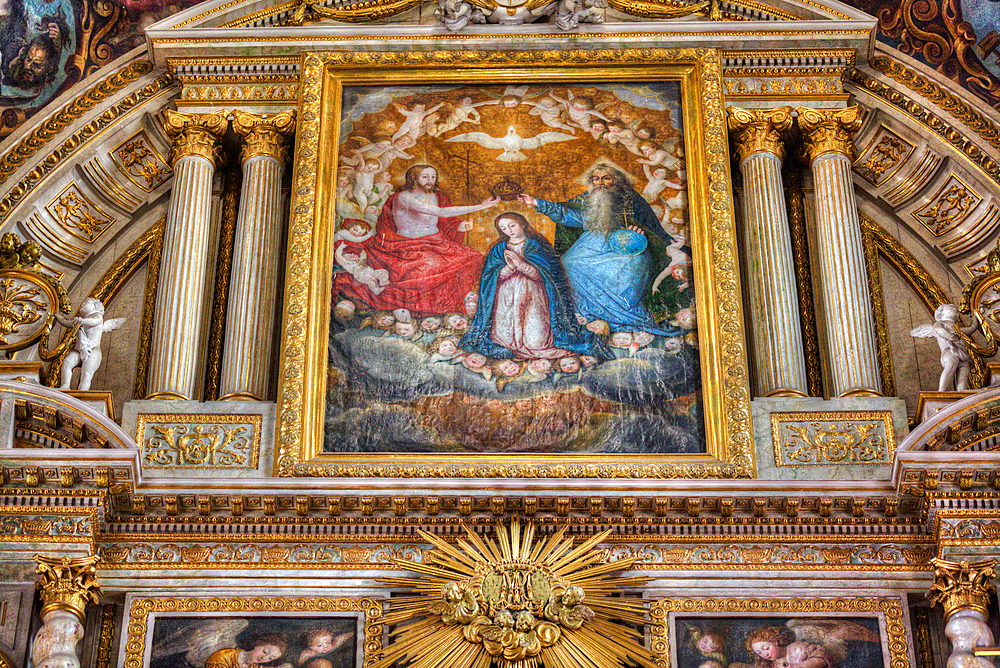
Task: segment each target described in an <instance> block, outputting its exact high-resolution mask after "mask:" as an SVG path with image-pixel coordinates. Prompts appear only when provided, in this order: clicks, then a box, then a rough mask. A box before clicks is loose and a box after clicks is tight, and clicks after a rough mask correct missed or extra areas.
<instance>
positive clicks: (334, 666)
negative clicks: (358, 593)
mask: <svg viewBox="0 0 1000 668" xmlns="http://www.w3.org/2000/svg"><path fill="white" fill-rule="evenodd" d="M357 634H358V618H357V617H354V616H351V617H330V616H323V617H316V616H278V615H260V616H258V615H241V616H211V617H209V616H205V615H201V616H176V617H175V616H159V617H157V618H156V623H155V625H154V627H153V636H152V643H151V647H152V649H151V653H150V656H149V664H148V665H149V667H150V668H247V667H249V666H273V667H274V668H353V667H354V666H355V665H360V661H359V659H358V657H357V653H358V651H357V650H358V644H357Z"/></svg>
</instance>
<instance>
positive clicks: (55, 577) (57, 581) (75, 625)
mask: <svg viewBox="0 0 1000 668" xmlns="http://www.w3.org/2000/svg"><path fill="white" fill-rule="evenodd" d="M97 560H98V557H97V556H91V557H77V558H75V559H73V558H70V557H64V558H62V559H57V558H52V557H45V556H42V555H37V556H36V557H35V561H37V562H38V569H37V570H38V573H40V574H41V576H42V577H41V579H39V581H38V588H39V589H40V590H41V597H42V612H41V617H42V628H40V629H38V633H36V634H35V637H34V639H33V640H32V641H31V662H32V664H34V666H35V668H80V659H79V657H78V656H77V655H76V645H77V643H79V642H80V639H81V638H83V623H84V621H86V609H87V605H88V604H94V603H97V602H98V600H99V599H100V597H101V588H100V586H99V585H98V584H97V580H96V579H95V577H94V574H95V571H96V568H95V564H96V563H97Z"/></svg>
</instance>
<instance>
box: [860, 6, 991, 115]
mask: <svg viewBox="0 0 1000 668" xmlns="http://www.w3.org/2000/svg"><path fill="white" fill-rule="evenodd" d="M850 4H852V5H854V6H855V7H857V8H858V9H861V10H863V11H865V12H868V13H869V14H871V15H872V16H874V17H875V18H877V19H878V34H877V39H878V41H880V42H882V43H883V44H885V45H887V46H889V47H892V48H894V49H898V50H899V51H900V52H901V53H904V54H906V55H908V56H911V57H913V58H915V59H916V60H918V61H920V62H922V63H925V64H926V65H929V66H930V67H932V68H934V69H935V70H937V71H938V72H941V73H942V74H944V75H945V76H947V77H948V78H950V79H952V80H953V81H956V82H958V83H959V84H961V85H962V86H963V87H965V88H966V89H967V90H968V91H969V92H971V93H973V94H974V95H975V96H976V97H978V98H980V99H982V100H984V101H985V102H986V103H987V104H989V105H990V106H992V107H994V108H1000V63H998V61H997V59H998V57H1000V1H998V0H902V2H900V1H899V0H852V1H851V2H850Z"/></svg>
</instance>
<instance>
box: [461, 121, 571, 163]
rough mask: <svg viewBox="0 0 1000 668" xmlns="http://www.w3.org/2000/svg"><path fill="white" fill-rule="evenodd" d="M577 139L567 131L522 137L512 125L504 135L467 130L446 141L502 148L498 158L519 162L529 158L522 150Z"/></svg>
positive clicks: (504, 160)
mask: <svg viewBox="0 0 1000 668" xmlns="http://www.w3.org/2000/svg"><path fill="white" fill-rule="evenodd" d="M570 139H576V137H574V136H573V135H568V134H566V133H565V132H542V133H540V134H537V135H535V136H534V137H527V138H525V137H521V136H520V135H518V134H517V129H516V128H515V127H514V126H513V125H511V126H509V127H508V128H507V134H506V135H504V136H503V137H491V136H489V135H488V134H486V133H485V132H466V133H463V134H460V135H455V136H454V137H449V138H448V139H445V141H463V142H466V141H467V142H472V143H473V144H479V145H480V146H482V147H483V148H494V149H496V148H500V149H503V153H501V154H500V155H499V156H497V160H500V161H502V162H518V161H520V160H527V159H528V156H526V155H525V154H523V153H521V150H522V149H524V150H529V149H534V148H539V147H541V146H544V145H545V144H551V143H553V142H557V141H569V140H570Z"/></svg>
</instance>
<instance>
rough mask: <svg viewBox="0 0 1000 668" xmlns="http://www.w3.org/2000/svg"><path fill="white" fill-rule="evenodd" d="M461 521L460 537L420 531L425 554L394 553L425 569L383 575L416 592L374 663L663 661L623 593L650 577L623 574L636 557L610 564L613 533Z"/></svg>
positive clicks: (636, 605) (440, 667) (600, 666)
mask: <svg viewBox="0 0 1000 668" xmlns="http://www.w3.org/2000/svg"><path fill="white" fill-rule="evenodd" d="M463 528H464V529H465V536H464V538H463V539H459V540H458V541H456V542H455V543H454V544H452V543H449V542H447V541H445V540H444V539H442V538H440V537H438V536H436V535H434V534H431V533H428V532H426V531H423V530H421V531H419V533H420V535H421V536H422V537H424V539H425V540H426V541H427V542H428V543H429V544H430V545H432V547H433V548H434V549H432V550H430V551H429V552H427V553H426V554H425V558H424V561H423V562H422V563H413V562H409V561H403V560H399V559H394V560H393V563H394V565H396V566H397V567H399V568H400V569H401V570H407V571H412V572H415V573H417V574H419V575H421V576H423V577H387V578H380V580H381V582H383V583H385V584H388V585H390V586H393V587H396V588H403V589H409V590H410V591H411V593H410V594H409V595H404V596H400V597H398V598H394V599H392V600H391V602H390V609H389V611H388V613H387V615H386V616H385V618H384V619H385V622H386V624H388V625H390V626H394V628H393V629H392V630H391V631H390V633H389V637H390V638H391V642H390V643H389V644H388V646H387V647H386V648H385V649H384V650H383V652H382V654H381V657H380V659H379V660H378V661H377V662H376V663H375V664H374V665H373V666H372V667H371V668H389V667H390V666H396V665H400V666H408V667H409V668H546V667H550V668H554V667H556V666H558V668H613V667H616V666H617V667H619V668H635V667H639V668H655V665H654V664H653V663H652V656H651V655H650V653H649V650H647V649H646V648H645V647H643V645H642V644H641V641H642V640H643V637H644V635H643V631H642V630H641V627H642V626H643V625H644V624H645V623H646V622H647V621H648V617H647V612H646V609H645V605H644V603H643V602H641V601H636V600H627V599H624V600H623V599H621V598H619V597H618V596H617V595H618V594H620V593H621V592H622V591H625V590H628V589H634V588H637V587H638V586H640V585H641V584H642V583H644V582H646V581H647V578H632V577H626V578H620V577H615V574H617V573H620V572H621V571H625V570H628V569H629V568H631V567H632V564H633V563H634V560H627V559H626V560H621V561H618V562H615V563H602V558H603V557H602V553H601V551H600V549H599V547H600V544H601V542H602V541H603V540H604V539H606V538H607V536H608V535H609V534H610V533H611V532H610V531H604V532H602V533H599V534H596V535H593V536H589V537H588V538H586V539H585V540H583V541H581V542H580V543H579V544H576V542H575V540H574V539H573V538H567V537H566V530H567V528H568V525H564V526H563V527H561V528H560V529H559V530H558V531H556V532H555V533H554V534H552V535H551V536H548V537H537V527H536V525H535V524H533V523H528V524H527V525H524V526H522V525H521V523H520V522H519V521H518V520H517V519H514V520H512V521H511V523H510V524H509V525H508V526H503V525H498V526H497V527H496V538H495V539H494V538H488V537H484V536H480V535H479V534H477V533H476V532H475V531H473V530H470V529H469V528H468V527H463ZM626 625H633V626H638V627H639V629H638V630H637V629H634V628H630V627H629V626H626Z"/></svg>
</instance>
